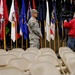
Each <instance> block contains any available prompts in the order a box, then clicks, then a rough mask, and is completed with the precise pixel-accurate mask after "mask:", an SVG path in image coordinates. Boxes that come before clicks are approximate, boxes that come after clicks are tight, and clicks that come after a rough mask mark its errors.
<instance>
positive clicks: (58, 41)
mask: <svg viewBox="0 0 75 75" xmlns="http://www.w3.org/2000/svg"><path fill="white" fill-rule="evenodd" d="M56 25H57V37H58V50H59V47H60V41H59V27H58V21H56Z"/></svg>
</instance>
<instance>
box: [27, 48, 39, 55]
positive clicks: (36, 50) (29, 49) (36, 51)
mask: <svg viewBox="0 0 75 75" xmlns="http://www.w3.org/2000/svg"><path fill="white" fill-rule="evenodd" d="M26 51H27V52H33V53H34V54H36V55H39V50H38V49H37V48H34V47H31V48H28V49H27V50H26Z"/></svg>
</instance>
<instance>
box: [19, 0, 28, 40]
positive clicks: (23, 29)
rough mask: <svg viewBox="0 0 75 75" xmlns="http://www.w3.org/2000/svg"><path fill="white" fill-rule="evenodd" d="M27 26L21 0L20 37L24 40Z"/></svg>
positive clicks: (23, 4)
mask: <svg viewBox="0 0 75 75" xmlns="http://www.w3.org/2000/svg"><path fill="white" fill-rule="evenodd" d="M28 34H29V33H28V26H27V21H26V6H25V3H24V0H22V9H21V14H20V35H21V36H22V35H23V36H24V39H27V38H28Z"/></svg>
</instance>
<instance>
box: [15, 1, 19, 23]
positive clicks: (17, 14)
mask: <svg viewBox="0 0 75 75" xmlns="http://www.w3.org/2000/svg"><path fill="white" fill-rule="evenodd" d="M15 14H16V19H17V21H18V22H19V7H18V3H17V0H15Z"/></svg>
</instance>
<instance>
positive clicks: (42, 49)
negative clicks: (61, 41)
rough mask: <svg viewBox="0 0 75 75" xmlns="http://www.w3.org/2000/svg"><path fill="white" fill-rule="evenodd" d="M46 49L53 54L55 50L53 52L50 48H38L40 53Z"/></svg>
mask: <svg viewBox="0 0 75 75" xmlns="http://www.w3.org/2000/svg"><path fill="white" fill-rule="evenodd" d="M46 51H50V52H52V53H54V54H55V52H54V51H53V50H52V49H51V48H41V49H40V53H41V52H46Z"/></svg>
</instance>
